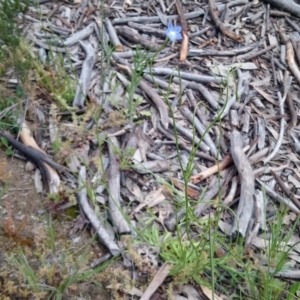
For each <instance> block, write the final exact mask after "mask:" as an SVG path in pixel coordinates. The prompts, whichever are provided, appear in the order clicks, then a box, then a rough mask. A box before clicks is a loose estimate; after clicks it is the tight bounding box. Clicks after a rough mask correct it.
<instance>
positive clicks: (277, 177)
mask: <svg viewBox="0 0 300 300" xmlns="http://www.w3.org/2000/svg"><path fill="white" fill-rule="evenodd" d="M271 174H272V175H273V177H274V178H275V180H276V181H277V184H278V185H279V186H280V188H281V189H282V191H283V192H284V193H285V194H286V195H287V196H288V197H289V199H291V200H292V201H293V203H294V204H295V206H296V207H297V208H298V209H299V210H300V201H299V200H298V199H297V198H296V197H295V195H294V194H293V193H292V192H291V191H290V190H289V188H288V187H287V186H286V185H285V182H284V181H283V180H282V179H281V178H280V176H279V175H278V174H276V173H275V172H274V171H273V170H271Z"/></svg>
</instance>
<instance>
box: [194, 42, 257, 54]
mask: <svg viewBox="0 0 300 300" xmlns="http://www.w3.org/2000/svg"><path fill="white" fill-rule="evenodd" d="M260 45H261V42H257V43H254V44H251V45H249V46H244V47H241V48H238V49H232V50H224V51H218V50H213V49H190V50H189V53H188V56H236V55H238V54H244V53H247V52H249V51H251V50H253V49H254V48H257V47H259V46H260Z"/></svg>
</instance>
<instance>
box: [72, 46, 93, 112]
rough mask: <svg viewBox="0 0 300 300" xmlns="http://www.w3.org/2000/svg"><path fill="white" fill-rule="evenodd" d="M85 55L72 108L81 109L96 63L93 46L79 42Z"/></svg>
mask: <svg viewBox="0 0 300 300" xmlns="http://www.w3.org/2000/svg"><path fill="white" fill-rule="evenodd" d="M79 43H80V45H81V46H82V48H83V49H84V51H85V53H86V58H85V60H84V62H83V65H82V69H81V74H80V78H79V82H78V86H77V89H76V94H75V98H74V101H73V106H77V107H80V108H82V107H83V106H84V100H85V97H86V95H87V93H88V89H89V84H90V80H91V76H92V70H93V67H94V64H95V62H96V50H95V49H94V48H93V46H92V45H91V44H89V43H87V42H81V41H80V42H79Z"/></svg>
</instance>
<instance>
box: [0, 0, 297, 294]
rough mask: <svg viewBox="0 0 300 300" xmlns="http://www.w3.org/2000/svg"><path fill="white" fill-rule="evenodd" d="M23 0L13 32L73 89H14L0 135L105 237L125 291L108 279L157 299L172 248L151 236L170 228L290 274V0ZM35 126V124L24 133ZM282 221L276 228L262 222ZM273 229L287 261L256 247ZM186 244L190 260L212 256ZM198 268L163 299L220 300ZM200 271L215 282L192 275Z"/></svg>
mask: <svg viewBox="0 0 300 300" xmlns="http://www.w3.org/2000/svg"><path fill="white" fill-rule="evenodd" d="M35 2H36V4H37V5H32V6H30V7H29V10H28V12H27V13H26V14H24V15H23V16H19V18H20V21H21V18H23V19H22V20H23V23H22V28H23V31H24V36H25V39H26V40H27V41H28V42H29V43H30V44H31V46H32V49H33V50H32V55H33V56H34V58H35V59H36V60H40V62H41V65H42V66H43V68H44V69H45V70H49V69H53V70H55V69H56V68H57V66H56V61H57V60H58V59H61V60H62V62H63V65H62V66H60V68H63V69H64V71H65V74H66V76H68V78H69V82H70V86H71V88H70V90H69V91H68V93H69V94H64V95H61V94H59V93H56V90H55V88H54V89H52V91H51V93H49V91H48V92H46V93H48V96H47V97H46V98H45V99H42V97H38V93H37V91H36V92H35V93H32V95H31V94H30V95H28V97H29V101H28V105H29V108H30V109H29V112H28V113H27V114H24V116H25V118H20V117H19V121H18V122H19V127H20V133H19V137H20V141H19V142H18V141H17V140H16V139H14V138H13V137H12V136H10V135H8V133H7V132H4V131H1V132H0V135H1V136H2V137H3V138H5V139H7V141H8V142H9V143H10V144H11V145H12V146H13V147H14V148H15V149H16V150H18V152H19V153H20V154H22V155H23V156H25V158H27V159H28V160H30V161H31V162H33V163H34V164H36V166H37V167H38V169H37V170H36V171H35V172H40V173H41V175H42V179H43V183H44V192H45V193H57V192H58V191H64V190H67V191H69V192H70V193H74V194H75V195H76V196H77V202H76V204H75V203H70V205H78V206H79V207H80V209H82V211H83V213H84V215H85V218H86V219H87V221H86V220H85V221H84V222H89V223H90V225H91V226H92V227H93V229H94V231H95V232H96V233H97V235H98V237H99V243H102V244H104V245H105V246H106V247H107V250H108V255H106V256H105V260H107V259H109V258H110V257H112V256H119V255H120V254H121V255H122V256H123V257H124V262H123V265H122V260H119V262H118V263H116V264H117V265H118V266H119V267H120V266H121V268H124V269H130V270H131V272H132V273H131V279H132V280H133V281H134V282H136V287H135V290H130V291H129V290H128V288H123V287H122V284H119V285H118V287H117V288H116V287H115V286H112V285H111V286H109V287H108V288H109V289H116V290H117V291H118V292H119V293H125V294H126V295H127V294H128V297H129V295H130V294H131V295H136V297H141V298H140V299H150V297H151V296H152V298H151V299H166V295H167V284H168V279H167V277H168V276H169V275H173V276H178V277H177V278H181V277H180V276H179V275H178V273H177V274H176V273H174V271H172V270H173V269H172V268H173V266H174V265H176V264H178V263H179V262H180V259H181V257H180V255H179V254H178V253H177V254H178V256H177V257H176V259H177V261H176V260H174V259H173V260H172V259H171V258H172V256H171V255H170V257H169V258H168V259H164V260H165V262H164V261H163V259H162V257H166V253H164V255H162V252H163V251H166V248H165V245H167V244H168V243H169V244H168V245H169V246H168V247H171V246H170V245H171V242H172V241H173V240H175V239H176V238H177V239H179V240H180V241H181V243H182V245H184V244H185V243H187V244H189V243H190V244H189V245H190V247H191V248H193V247H195V245H196V244H197V243H201V241H199V240H201V238H203V239H204V240H205V239H206V240H207V241H211V237H212V236H214V235H218V236H221V237H222V239H223V241H230V242H229V243H231V244H230V245H229V246H228V244H227V247H228V248H227V249H223V250H224V255H229V254H230V251H232V249H233V248H232V247H234V245H235V243H237V242H238V241H240V240H242V241H244V251H245V252H244V254H243V255H246V254H248V255H249V256H250V257H248V259H249V260H251V259H252V260H254V261H255V262H256V261H259V264H260V265H259V266H256V263H253V270H255V271H257V276H259V274H260V272H261V270H267V269H268V267H272V268H273V269H272V268H270V269H269V270H268V272H270V273H271V274H272V275H274V276H275V277H281V278H282V279H283V280H286V281H287V282H288V280H290V279H292V280H298V279H299V277H300V272H299V271H298V269H299V265H298V263H299V260H300V259H299V251H297V247H296V245H297V243H298V241H299V237H298V236H297V235H296V232H297V231H296V230H294V231H293V233H291V232H290V231H288V229H289V228H292V227H293V228H297V226H298V225H297V222H298V216H299V211H300V204H299V196H300V190H299V186H300V184H299V182H300V178H299V170H298V168H299V158H298V153H299V149H300V147H299V146H298V144H299V128H298V125H297V116H298V106H299V101H298V99H297V98H298V96H299V87H298V83H299V81H300V75H299V74H300V71H299V64H300V60H299V57H300V55H299V53H298V52H299V49H298V48H299V47H298V42H299V38H298V35H299V33H300V27H299V24H298V23H299V22H298V20H297V19H296V18H295V17H299V15H300V13H299V11H300V9H299V7H300V6H299V5H296V4H295V3H294V2H293V1H282V0H276V1H247V0H246V1H232V2H227V1H224V2H222V1H219V2H218V1H214V0H209V1H208V3H207V2H206V1H202V2H197V1H195V2H192V1H188V2H184V3H181V2H180V1H178V0H177V1H173V2H172V1H163V0H160V1H124V2H122V1H114V2H112V1H108V2H104V3H102V2H99V1H92V0H91V1H75V2H74V3H71V2H64V3H52V2H50V1H44V0H40V1H39V0H38V1H35ZM273 5H274V6H273ZM294 6H295V7H294ZM278 7H281V8H282V9H281V10H280V9H279V8H278ZM55 71H57V70H55ZM55 71H53V72H54V76H58V75H55ZM37 76H38V75H35V76H32V78H31V79H30V80H31V81H32V83H34V82H36V83H38V78H37ZM3 80H5V82H6V83H7V86H8V87H9V88H15V87H16V85H15V84H16V83H18V82H19V81H18V80H19V79H18V78H16V77H14V72H7V73H6V74H4V76H3ZM61 80H65V81H66V83H65V85H68V84H69V83H68V82H67V79H66V78H61ZM40 92H41V91H40ZM67 98H68V99H69V100H68V101H67ZM62 103H63V104H62ZM3 116H4V114H3V115H2V114H1V118H3ZM47 116H51V117H49V118H47ZM41 118H42V119H43V120H44V121H40V122H38V121H36V122H38V124H34V122H32V120H33V119H34V120H42V119H41ZM41 124H43V127H44V130H43V131H42V132H38V131H36V130H35V129H34V128H35V125H37V127H38V125H41ZM32 131H34V138H33V135H32ZM38 139H39V142H38ZM21 142H22V143H21ZM37 189H38V190H41V187H40V186H39V185H38V186H37ZM64 205H65V203H64ZM279 206H280V208H281V209H286V210H287V212H286V215H285V216H284V217H282V213H281V212H280V210H279ZM80 218H81V221H80V222H82V216H81V217H80ZM280 222H282V224H284V225H285V226H286V227H282V228H281V229H277V230H278V231H275V229H274V228H276V226H280V225H279V224H280ZM74 224H75V226H76V223H74ZM79 227H80V226H79ZM205 228H206V229H205ZM207 228H209V230H207ZM282 230H283V231H284V230H286V232H285V233H284V232H282ZM146 233H148V234H149V236H147V237H146ZM167 233H168V235H167V236H166V234H167ZM179 233H180V234H179ZM278 233H280V234H282V240H280V241H278V245H277V251H278V252H279V253H280V252H282V253H285V254H286V257H287V258H286V264H285V265H284V266H283V265H281V266H280V264H279V262H278V265H276V259H275V260H274V261H272V264H271V266H270V265H268V263H267V262H266V261H265V260H264V255H265V251H266V249H268V248H270V247H271V245H272V244H274V243H275V242H274V234H278ZM141 236H142V237H144V240H143V238H141ZM124 239H126V240H128V239H129V240H130V241H131V242H129V244H130V243H133V244H134V247H131V246H128V245H129V244H128V242H124ZM275 240H276V239H275ZM146 241H147V242H148V244H147V243H146ZM212 243H214V242H212ZM218 243H219V242H218ZM218 243H216V245H214V250H213V252H214V251H215V255H217V254H216V253H217V252H218V251H220V249H218V246H217V244H218ZM242 244H243V242H242ZM151 246H157V247H158V248H157V249H158V250H157V251H156V252H155V253H154V254H151V259H150V261H151V263H147V264H146V266H150V265H151V267H149V270H147V268H144V269H143V270H142V272H137V270H138V269H139V267H138V265H137V264H138V263H141V262H143V263H145V261H146V260H149V255H148V254H149V253H148V252H147V251H148V250H149V249H150V248H151ZM223 246H224V245H223ZM130 247H131V248H130ZM147 247H148V248H147ZM149 247H150V248H149ZM185 247H187V248H186V251H188V250H187V249H188V248H189V246H185ZM129 248H130V249H129ZM220 248H222V247H221V246H220ZM145 249H148V250H145ZM174 251H175V250H174ZM170 252H172V250H170ZM213 252H212V253H213ZM147 253H148V254H147ZM125 254H126V255H127V257H126V259H125ZM198 254H199V256H198V257H197V260H201V259H202V258H201V256H203V255H204V256H205V255H210V254H209V252H207V251H206V250H204V249H202V253H198ZM134 256H137V257H134ZM191 257H193V254H191ZM195 259H196V257H195ZM211 259H213V257H211ZM125 260H127V263H126V262H125ZM203 260H205V259H204V258H203ZM103 261H104V260H101V259H100V262H101V263H103ZM128 261H129V263H128ZM208 261H209V260H208ZM274 264H275V265H274ZM96 265H97V262H93V263H92V266H93V267H95V266H96ZM233 265H234V266H235V267H236V272H241V271H245V270H244V267H241V265H239V263H238V262H235V263H233ZM278 266H280V267H278ZM198 267H199V266H198ZM175 268H176V267H175ZM182 268H183V269H182V272H186V270H185V269H184V267H183V266H182ZM210 268H211V265H210V264H209V263H208V264H207V265H204V266H203V268H202V269H201V268H200V269H199V268H198V269H197V270H198V271H197V273H198V274H197V276H196V275H195V274H193V275H191V278H188V279H187V280H186V282H184V283H187V282H188V281H189V279H190V283H192V284H193V286H191V285H183V286H181V287H180V286H178V287H176V289H177V290H175V291H174V292H173V294H172V295H173V296H172V297H173V299H201V297H204V295H206V297H207V298H209V299H210V298H211V299H213V298H212V296H211V295H212V294H213V293H215V297H214V298H215V299H216V298H217V299H226V297H225V296H224V294H225V292H224V288H222V287H224V285H225V282H226V280H227V279H226V280H223V279H222V277H224V276H225V277H230V276H231V275H230V274H232V273H231V271H229V270H226V268H224V267H220V269H219V270H217V271H216V270H214V271H212V270H210ZM216 268H217V269H218V266H216ZM139 271H141V270H139ZM172 272H173V273H172ZM199 272H200V273H201V274H200V273H199ZM211 272H216V275H215V276H217V278H215V280H216V283H215V286H214V290H210V289H208V288H207V287H205V285H203V283H205V282H207V283H209V282H210V280H211V277H210V275H209V274H211ZM145 275H147V276H148V278H147V279H146V281H145V278H144V277H145ZM195 278H198V279H199V280H200V281H201V284H199V282H198V284H196V282H197V281H195ZM163 282H165V285H164V284H163ZM177 282H178V281H177ZM141 283H144V284H145V285H146V287H147V288H143V289H142V290H143V291H141V290H140V288H141ZM137 288H138V289H137ZM242 290H243V292H242V293H244V297H247V296H251V295H253V291H251V292H250V290H249V289H246V291H245V290H244V288H242V287H241V285H237V286H234V285H233V286H230V287H229V288H228V290H227V291H226V292H227V296H232V297H234V295H238V294H239V293H241V291H242ZM287 290H288V289H287ZM283 293H284V292H283ZM125 294H124V295H125ZM124 297H125V296H124ZM283 297H284V296H283ZM124 299H125V298H124Z"/></svg>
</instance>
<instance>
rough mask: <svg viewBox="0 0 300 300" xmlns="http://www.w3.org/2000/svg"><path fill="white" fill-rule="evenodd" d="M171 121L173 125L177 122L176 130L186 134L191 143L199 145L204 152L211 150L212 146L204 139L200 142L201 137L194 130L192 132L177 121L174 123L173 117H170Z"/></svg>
mask: <svg viewBox="0 0 300 300" xmlns="http://www.w3.org/2000/svg"><path fill="white" fill-rule="evenodd" d="M169 123H170V124H171V125H172V126H174V123H175V127H176V130H177V131H178V133H180V134H182V135H184V136H185V137H186V138H187V139H188V140H189V141H190V142H191V143H194V146H198V145H199V147H200V149H201V150H202V151H204V152H208V151H209V150H210V148H209V147H208V146H207V145H206V144H205V143H204V142H203V141H201V142H200V139H199V138H198V137H197V136H196V135H195V133H194V132H191V131H190V130H188V129H187V128H185V127H183V126H180V125H178V124H177V122H176V121H175V122H174V123H173V119H172V118H169Z"/></svg>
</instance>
